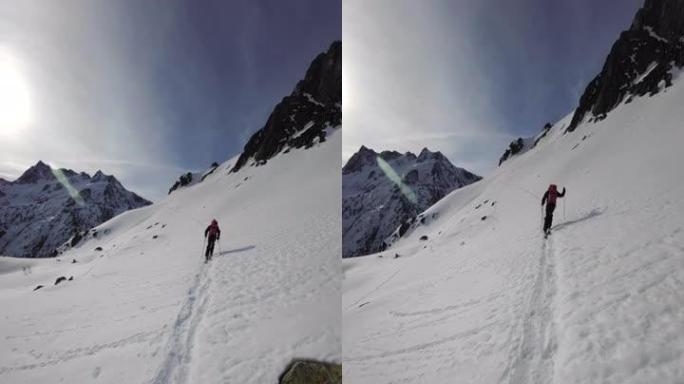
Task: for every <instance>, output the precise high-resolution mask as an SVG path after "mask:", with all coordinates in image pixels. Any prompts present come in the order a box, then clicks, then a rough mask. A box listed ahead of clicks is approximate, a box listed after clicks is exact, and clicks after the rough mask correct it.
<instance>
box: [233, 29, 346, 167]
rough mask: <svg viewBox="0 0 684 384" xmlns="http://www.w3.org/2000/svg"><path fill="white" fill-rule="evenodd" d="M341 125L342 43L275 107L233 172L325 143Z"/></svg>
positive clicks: (315, 63)
mask: <svg viewBox="0 0 684 384" xmlns="http://www.w3.org/2000/svg"><path fill="white" fill-rule="evenodd" d="M340 124H342V42H340V41H336V42H334V43H333V44H332V45H331V46H330V48H329V49H328V51H327V52H325V53H321V54H320V55H318V57H316V59H314V61H313V62H312V63H311V65H310V66H309V69H308V70H307V71H306V75H305V76H304V79H303V80H301V81H299V83H297V86H296V87H295V89H294V91H292V93H291V94H290V95H289V96H286V97H284V98H283V99H282V101H280V103H278V105H276V106H275V108H274V109H273V112H271V115H270V116H269V118H268V120H267V121H266V125H265V126H264V127H263V128H261V129H260V130H259V131H257V132H256V133H255V134H254V135H252V137H251V138H250V139H249V140H248V141H247V144H246V145H245V147H244V149H243V151H242V154H241V155H240V157H239V158H238V160H237V162H236V163H235V166H234V167H233V169H232V170H231V172H237V171H238V170H240V169H241V168H242V167H244V166H246V165H248V164H252V165H263V164H265V163H266V162H267V161H268V160H269V159H270V158H272V157H273V156H275V155H277V154H278V153H281V152H283V153H285V152H289V151H290V150H291V149H294V148H309V147H311V146H313V145H315V144H316V143H320V142H324V141H325V137H326V134H327V132H326V130H327V129H330V128H333V127H337V126H339V125H340Z"/></svg>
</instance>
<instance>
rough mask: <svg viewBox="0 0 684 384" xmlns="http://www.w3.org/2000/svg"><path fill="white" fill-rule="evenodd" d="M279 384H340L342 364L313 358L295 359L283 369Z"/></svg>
mask: <svg viewBox="0 0 684 384" xmlns="http://www.w3.org/2000/svg"><path fill="white" fill-rule="evenodd" d="M278 383H279V384H342V366H341V365H340V364H333V363H325V362H320V361H313V360H295V361H293V362H292V363H290V365H289V366H288V367H287V368H286V369H285V372H284V373H283V374H282V375H281V376H280V380H278Z"/></svg>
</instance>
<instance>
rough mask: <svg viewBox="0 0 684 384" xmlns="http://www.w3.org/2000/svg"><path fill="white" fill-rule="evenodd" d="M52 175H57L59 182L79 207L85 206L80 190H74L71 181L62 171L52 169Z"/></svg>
mask: <svg viewBox="0 0 684 384" xmlns="http://www.w3.org/2000/svg"><path fill="white" fill-rule="evenodd" d="M52 174H53V175H55V178H56V179H57V181H58V182H59V183H60V184H62V186H63V187H64V189H66V190H67V192H68V193H69V196H71V198H72V199H73V200H74V201H75V202H76V204H78V205H79V206H83V204H84V202H83V197H82V196H81V193H80V192H79V191H78V189H76V188H74V186H73V185H71V183H70V182H69V179H68V178H67V177H66V176H64V172H62V170H61V169H54V168H53V169H52Z"/></svg>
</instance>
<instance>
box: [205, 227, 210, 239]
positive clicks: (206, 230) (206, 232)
mask: <svg viewBox="0 0 684 384" xmlns="http://www.w3.org/2000/svg"><path fill="white" fill-rule="evenodd" d="M208 233H209V227H207V229H205V230H204V237H207V234H208Z"/></svg>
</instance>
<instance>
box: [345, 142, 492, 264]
mask: <svg viewBox="0 0 684 384" xmlns="http://www.w3.org/2000/svg"><path fill="white" fill-rule="evenodd" d="M480 179H481V177H480V176H477V175H475V174H473V173H471V172H468V171H466V170H465V169H462V168H458V167H455V166H454V165H453V164H451V162H450V161H449V160H448V159H447V158H446V157H444V155H442V154H441V153H440V152H431V151H429V150H428V149H427V148H425V149H423V150H422V151H421V152H420V154H419V155H418V156H416V155H414V154H413V153H410V152H407V153H405V154H401V153H399V152H395V151H384V152H380V153H377V152H375V151H373V150H372V149H369V148H366V147H363V146H362V147H361V149H359V151H358V152H357V153H355V154H354V155H353V156H352V157H351V158H350V159H349V161H348V162H347V164H346V165H345V166H344V168H343V169H342V255H343V257H352V256H360V255H366V254H369V253H373V252H378V251H381V250H382V249H384V246H385V243H384V241H385V239H387V237H388V236H390V235H391V234H392V233H393V232H394V231H395V230H397V228H399V227H400V226H401V225H402V224H404V223H406V222H407V221H410V220H412V219H414V218H415V217H416V216H417V215H418V214H419V213H421V212H422V211H424V210H425V209H427V208H428V207H430V206H431V205H432V204H434V203H435V202H437V201H438V200H440V199H441V198H442V197H444V196H446V195H447V194H448V193H449V192H451V191H453V190H454V189H457V188H460V187H463V186H465V185H468V184H471V183H474V182H476V181H478V180H480Z"/></svg>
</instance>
